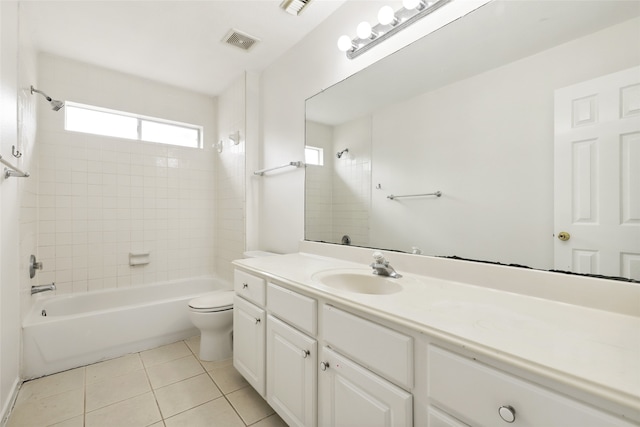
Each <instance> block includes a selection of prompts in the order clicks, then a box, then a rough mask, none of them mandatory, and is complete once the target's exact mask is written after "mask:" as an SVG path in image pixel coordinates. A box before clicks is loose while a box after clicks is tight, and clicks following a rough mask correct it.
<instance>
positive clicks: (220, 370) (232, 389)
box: [7, 338, 275, 427]
mask: <svg viewBox="0 0 640 427" xmlns="http://www.w3.org/2000/svg"><path fill="white" fill-rule="evenodd" d="M194 341H195V339H194V338H189V339H186V340H182V341H177V342H176V343H170V344H167V346H169V345H172V344H177V343H182V345H185V346H186V347H187V349H188V355H185V356H183V357H178V358H177V359H170V360H167V361H164V362H162V363H168V362H172V361H174V360H179V359H181V358H186V357H189V356H192V357H194V358H195V360H196V361H197V362H198V364H199V366H200V368H201V369H202V372H199V373H197V374H195V375H190V376H188V377H187V378H182V379H180V380H179V381H175V382H172V383H169V384H165V385H163V386H162V387H158V389H156V388H154V387H153V384H152V383H151V378H150V376H149V372H148V366H147V365H146V364H145V363H144V360H143V357H142V353H143V352H142V351H141V352H136V353H130V354H129V355H135V357H136V358H137V361H138V362H139V363H140V364H141V370H142V371H143V373H144V377H145V378H144V380H145V381H146V386H147V387H148V388H149V390H150V391H151V393H152V396H153V399H154V402H155V407H156V409H157V411H158V414H159V417H160V419H159V420H158V421H155V422H153V423H152V424H151V425H154V424H157V426H156V427H160V426H164V427H166V426H167V420H168V419H170V418H172V417H175V416H178V415H180V414H184V413H186V412H189V411H191V410H193V409H195V408H198V407H200V406H203V405H206V404H209V403H211V402H213V401H216V400H217V399H220V398H224V401H225V402H226V405H228V406H230V407H231V409H232V411H233V414H235V416H236V417H237V419H239V420H240V425H242V426H244V427H248V426H253V425H256V424H259V423H261V422H262V421H263V420H266V419H267V418H270V417H272V416H274V415H275V413H274V412H273V411H272V412H271V413H270V414H268V415H265V416H263V417H262V418H259V419H258V420H256V421H252V422H251V424H249V423H248V422H247V421H245V419H244V418H243V417H242V415H241V412H242V411H240V408H239V407H238V408H236V406H234V405H233V403H232V400H231V399H230V398H229V396H230V395H231V394H233V393H236V392H238V391H241V390H243V389H245V388H247V387H250V385H249V384H246V383H240V382H237V380H236V378H235V377H234V375H235V374H234V373H232V371H235V368H234V367H233V364H232V363H231V364H229V363H228V361H221V362H223V363H220V364H219V365H218V364H216V363H213V364H209V363H208V362H203V361H202V360H200V357H199V355H198V354H196V349H197V344H198V343H197V342H194ZM189 344H192V345H193V347H192V346H191V345H189ZM161 347H164V346H159V347H156V348H161ZM149 350H154V349H149ZM149 350H145V351H149ZM176 350H177V351H178V352H181V351H182V350H178V349H177V347H176V348H175V349H170V350H169V352H168V353H165V355H171V354H176V353H172V352H173V351H176ZM178 354H179V353H178ZM129 355H123V356H121V357H119V358H114V359H109V360H105V361H101V362H97V363H96V364H92V365H98V364H100V363H104V362H109V361H110V360H113V361H115V360H117V359H120V358H124V357H127V356H129ZM157 355H160V357H162V356H161V355H162V353H161V352H160V353H157ZM154 356H156V355H154ZM128 362H129V361H127V362H126V363H125V364H119V362H116V364H115V365H113V366H115V368H114V367H111V366H109V367H104V368H102V367H101V369H102V370H101V369H98V370H92V369H89V367H90V366H92V365H87V366H82V367H78V368H74V369H78V370H79V371H81V373H82V382H81V391H82V414H81V415H80V414H79V415H76V416H73V417H70V418H68V419H65V420H62V421H58V422H64V421H70V420H73V419H75V421H73V425H78V426H80V425H81V426H83V427H86V426H87V423H88V419H87V415H89V414H90V412H89V411H88V386H89V385H91V384H94V383H95V382H96V381H92V382H91V384H89V373H90V372H93V375H94V376H96V375H99V373H100V372H102V374H100V375H106V376H104V378H101V379H100V381H106V380H108V379H109V378H113V377H119V376H125V375H132V373H133V372H139V370H138V369H134V370H133V371H130V369H132V368H131V366H130V365H129V364H128ZM131 362H132V361H131ZM152 366H155V365H152ZM207 366H208V367H210V368H211V370H210V371H209V370H207ZM71 370H73V369H70V370H69V371H71ZM227 371H228V372H227ZM187 372H188V371H187ZM214 372H216V374H215V375H214ZM202 374H206V378H207V380H210V381H211V382H212V383H213V386H214V387H215V388H216V389H217V391H218V392H219V393H220V395H219V396H218V397H214V398H212V399H210V400H207V401H206V402H202V403H199V404H198V405H195V406H193V407H190V408H187V409H184V410H181V411H180V412H178V413H175V414H172V415H171V416H169V417H165V415H164V414H163V411H162V408H161V405H160V402H159V400H158V395H157V390H160V389H162V388H163V387H168V386H172V385H175V384H178V383H180V382H182V381H187V380H190V379H193V378H195V377H198V376H200V375H202ZM52 375H55V374H52ZM137 375H141V373H140V374H137ZM45 377H46V376H45ZM214 377H218V380H219V381H222V383H223V384H226V385H225V389H227V391H224V390H223V389H222V388H221V386H220V384H219V383H218V381H216V379H215V378H214ZM42 378H44V377H42ZM97 378H100V377H99V376H98V377H97ZM34 380H37V379H34ZM34 380H32V381H34ZM203 380H204V378H203ZM137 381H138V380H135V382H136V383H137ZM139 384H140V386H141V387H142V384H143V382H142V378H140V383H139ZM113 385H114V387H115V389H112V390H116V389H117V387H118V384H116V383H114V384H113ZM236 387H238V388H236ZM21 388H22V387H21ZM76 390H78V388H76ZM94 392H97V393H98V394H99V393H100V392H99V391H96V390H94ZM18 393H19V392H18ZM146 393H148V391H145V392H143V393H141V394H137V395H136V396H129V397H127V398H126V399H123V400H120V401H117V402H112V403H110V404H109V405H106V406H102V407H100V408H94V409H93V410H92V411H91V412H93V411H97V410H102V409H104V408H107V407H109V406H112V405H117V404H121V403H123V402H126V401H127V400H129V399H133V398H136V397H139V396H142V395H145V394H146ZM57 394H60V393H57ZM76 396H77V395H76ZM77 397H78V396H77ZM77 397H76V398H77ZM16 400H17V397H16ZM76 402H78V401H77V400H76ZM149 403H150V402H149ZM219 404H222V403H219ZM243 405H246V403H245V404H243ZM148 408H149V409H148V410H149V412H148V414H151V413H152V412H151V408H152V406H148ZM167 409H168V408H167ZM229 414H231V412H229ZM246 415H249V413H247V414H246ZM257 415H261V414H257ZM150 419H151V418H150ZM7 424H8V425H9V424H10V420H7ZM31 427H38V426H31ZM40 427H43V426H40ZM147 427H148V426H147Z"/></svg>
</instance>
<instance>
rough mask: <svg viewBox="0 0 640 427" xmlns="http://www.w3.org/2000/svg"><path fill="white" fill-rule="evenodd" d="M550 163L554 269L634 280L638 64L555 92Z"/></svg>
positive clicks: (639, 247)
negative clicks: (552, 191)
mask: <svg viewBox="0 0 640 427" xmlns="http://www.w3.org/2000/svg"><path fill="white" fill-rule="evenodd" d="M554 163H555V166H554V174H555V176H554V182H555V189H554V211H555V212H554V222H555V236H556V239H555V244H554V258H555V268H556V269H558V270H566V271H573V272H577V273H590V274H602V275H607V276H620V277H627V278H632V279H640V67H634V68H631V69H628V70H624V71H621V72H617V73H613V74H609V75H607V76H604V77H600V78H597V79H593V80H589V81H587V82H583V83H579V84H576V85H574V86H570V87H567V88H563V89H559V90H557V91H556V92H555V159H554ZM561 233H562V234H561ZM560 238H563V239H564V240H561V239H560Z"/></svg>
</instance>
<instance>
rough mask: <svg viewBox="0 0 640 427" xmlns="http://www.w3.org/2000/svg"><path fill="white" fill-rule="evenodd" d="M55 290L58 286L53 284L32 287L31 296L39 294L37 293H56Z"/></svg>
mask: <svg viewBox="0 0 640 427" xmlns="http://www.w3.org/2000/svg"><path fill="white" fill-rule="evenodd" d="M55 290H56V284H55V283H51V284H49V285H37V286H31V295H33V294H37V293H40V292H46V291H55Z"/></svg>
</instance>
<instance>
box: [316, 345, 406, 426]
mask: <svg viewBox="0 0 640 427" xmlns="http://www.w3.org/2000/svg"><path fill="white" fill-rule="evenodd" d="M318 382H319V386H320V387H319V393H320V396H319V398H320V399H319V402H318V411H319V423H320V426H322V427H326V426H335V427H358V426H367V427H391V426H393V427H410V426H412V424H413V409H412V408H413V402H412V396H411V394H409V393H407V392H406V391H404V390H402V389H401V388H399V387H397V386H395V385H393V384H391V383H390V382H388V381H386V380H384V379H382V378H380V377H379V376H377V375H375V374H373V373H372V372H370V371H368V370H367V369H364V368H363V367H361V366H360V365H358V364H356V363H354V362H352V361H351V360H349V359H347V358H346V357H343V356H341V355H339V354H338V353H336V352H334V351H333V350H330V349H329V348H327V347H324V348H323V349H322V354H321V356H320V372H319V374H318Z"/></svg>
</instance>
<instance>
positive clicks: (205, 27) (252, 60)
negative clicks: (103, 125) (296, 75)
mask: <svg viewBox="0 0 640 427" xmlns="http://www.w3.org/2000/svg"><path fill="white" fill-rule="evenodd" d="M280 1H281V0H197V1H188V0H175V1H152V0H142V1H116V0H106V1H93V0H72V1H56V0H46V1H30V0H28V1H23V2H21V3H20V25H21V28H22V30H23V34H26V35H27V36H29V37H31V39H32V43H33V45H34V46H35V48H36V49H38V50H39V51H43V52H48V53H52V54H55V55H59V56H63V57H67V58H70V59H74V60H78V61H82V62H87V63H90V64H94V65H98V66H102V67H105V68H109V69H113V70H117V71H121V72H125V73H129V74H133V75H136V76H142V77H145V78H148V79H150V80H155V81H159V82H163V83H167V84H170V85H174V86H178V87H182V88H185V89H189V90H193V91H197V92H201V93H205V94H209V95H213V96H215V95H218V94H220V93H221V92H222V91H223V90H224V89H225V88H226V87H228V86H229V84H230V83H231V82H232V81H233V80H234V79H236V78H237V77H238V76H239V75H240V74H241V73H242V72H244V71H245V70H246V71H260V70H263V69H264V68H266V67H267V66H268V65H269V64H271V63H272V62H273V61H274V60H275V59H277V58H278V57H279V56H281V55H282V54H283V53H284V52H285V51H287V50H288V49H290V48H291V47H292V46H294V45H295V44H296V43H297V42H298V41H299V40H301V39H302V38H303V37H304V36H305V35H306V34H307V33H309V32H310V31H312V30H313V29H314V28H315V27H316V26H317V25H318V24H320V23H321V22H322V21H323V20H325V19H326V18H327V17H328V16H329V15H330V14H331V13H333V12H334V11H335V10H336V9H337V8H338V7H340V6H341V5H342V4H343V3H344V1H345V0H313V1H312V2H311V3H310V4H309V5H308V6H307V8H306V9H305V10H304V12H303V13H302V14H301V15H300V16H293V15H290V14H288V13H286V12H285V11H283V10H282V9H281V8H280V7H279V5H280ZM232 28H233V29H236V30H240V31H242V32H244V33H248V34H249V35H251V36H253V37H256V38H258V39H260V42H259V43H257V44H255V45H254V46H253V47H252V48H251V49H250V50H249V51H243V50H241V49H239V48H236V47H233V46H230V45H227V44H224V43H222V42H221V41H222V39H223V38H224V37H225V36H226V35H227V33H228V32H229V31H230V30H231V29H232ZM333 42H334V41H328V43H333Z"/></svg>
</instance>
